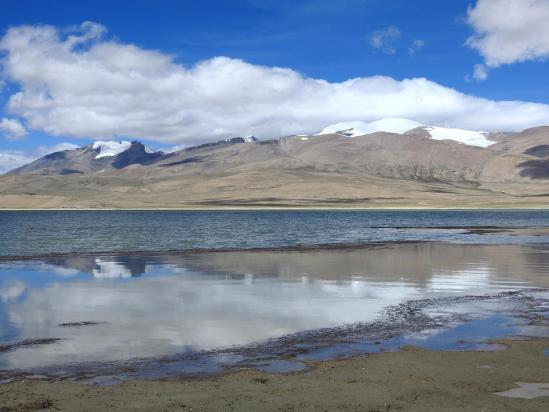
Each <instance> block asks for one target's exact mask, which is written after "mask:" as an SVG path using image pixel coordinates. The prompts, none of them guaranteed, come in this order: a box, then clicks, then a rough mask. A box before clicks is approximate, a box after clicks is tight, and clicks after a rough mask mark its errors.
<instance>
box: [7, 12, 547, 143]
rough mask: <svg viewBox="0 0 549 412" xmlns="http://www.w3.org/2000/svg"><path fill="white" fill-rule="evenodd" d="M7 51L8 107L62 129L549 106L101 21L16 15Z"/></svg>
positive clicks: (313, 123) (131, 131) (520, 119)
mask: <svg viewBox="0 0 549 412" xmlns="http://www.w3.org/2000/svg"><path fill="white" fill-rule="evenodd" d="M0 51H3V52H4V59H3V60H2V69H3V70H2V72H3V73H4V74H5V75H6V76H7V79H8V81H9V82H11V83H12V84H14V85H18V86H19V88H20V90H19V91H17V92H16V93H14V94H12V95H11V96H10V97H9V100H8V103H7V106H6V110H7V111H9V112H10V113H11V114H12V115H14V116H18V117H20V118H22V119H24V120H25V122H26V125H27V127H28V128H29V129H34V130H40V131H44V132H46V133H49V134H51V135H58V136H70V137H82V138H95V139H108V138H113V137H118V136H131V137H134V138H146V139H149V140H155V141H159V142H163V143H170V144H174V145H175V144H196V143H202V142H205V141H211V140H214V139H217V138H225V137H231V136H242V135H254V136H258V137H260V138H268V137H277V136H282V135H287V134H293V133H315V132H318V131H319V130H321V129H323V128H324V127H325V126H326V125H327V124H331V123H337V122H342V121H349V120H361V121H365V122H370V121H374V120H378V119H380V118H383V117H404V118H409V119H413V120H416V121H418V122H421V123H423V124H433V125H440V126H448V127H462V128H470V129H474V130H494V131H496V130H510V131H513V130H519V129H523V128H526V127H529V126H533V125H539V124H542V123H544V122H546V121H547V119H548V118H549V105H544V104H534V103H527V102H519V101H493V100H488V99H483V98H478V97H474V96H470V95H466V94H463V93H460V92H458V91H456V90H454V89H451V88H447V87H444V86H442V85H439V84H437V83H434V82H432V81H429V80H428V79H425V78H414V79H404V80H395V79H393V78H390V77H386V76H371V77H359V78H354V79H349V80H346V81H342V82H337V83H332V82H328V81H325V80H322V79H314V78H309V77H305V76H303V75H301V74H300V73H298V72H296V71H294V70H291V69H288V68H279V67H265V66H258V65H253V64H249V63H246V62H244V61H242V60H238V59H232V58H228V57H216V58H212V59H210V60H205V61H202V62H199V63H197V64H195V65H193V66H190V67H187V66H183V65H181V64H177V63H175V62H174V59H173V58H172V56H168V55H166V54H163V53H160V52H158V51H151V50H145V49H142V48H140V47H137V46H135V45H130V44H122V43H120V42H115V41H112V40H109V39H108V38H106V37H105V35H104V28H103V27H102V26H99V25H94V24H92V23H86V24H84V25H82V26H81V27H80V28H79V30H78V31H76V30H75V29H74V28H73V29H72V31H70V33H67V32H66V31H65V30H63V29H59V28H56V27H52V26H19V27H12V28H11V29H9V30H8V32H7V33H6V34H5V35H4V37H3V38H2V39H1V40H0Z"/></svg>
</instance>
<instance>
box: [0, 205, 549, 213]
mask: <svg viewBox="0 0 549 412" xmlns="http://www.w3.org/2000/svg"><path fill="white" fill-rule="evenodd" d="M286 210H287V211H294V210H295V211H316V210H318V211H357V212H360V211H372V212H373V211H439V210H440V211H452V210H456V211H468V210H471V211H475V210H479V211H490V210H503V211H507V212H512V211H513V210H516V211H521V212H522V211H528V210H536V211H538V210H539V211H549V205H547V206H537V207H536V206H513V207H508V206H497V205H493V206H451V207H444V206H440V207H436V206H432V207H422V206H395V207H393V206H385V207H383V206H372V207H367V206H366V207H348V206H275V205H274V206H254V205H250V206H213V205H212V206H202V207H196V206H188V207H185V206H181V207H173V208H172V207H166V208H162V207H151V208H143V207H136V208H127V207H96V208H92V207H82V208H80V207H61V208H60V207H52V208H3V207H0V212H47V211H55V212H61V211H70V212H72V211H83V212H96V211H98V212H101V211H105V212H114V211H123V212H155V211H158V212H170V211H173V212H187V211H196V212H202V211H204V212H210V211H212V212H213V211H286Z"/></svg>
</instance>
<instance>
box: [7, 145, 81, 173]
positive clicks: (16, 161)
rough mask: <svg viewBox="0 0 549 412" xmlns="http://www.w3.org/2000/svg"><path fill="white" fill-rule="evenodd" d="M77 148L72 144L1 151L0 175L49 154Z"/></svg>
mask: <svg viewBox="0 0 549 412" xmlns="http://www.w3.org/2000/svg"><path fill="white" fill-rule="evenodd" d="M77 147H79V146H77V145H75V144H73V143H58V144H56V145H53V146H37V147H35V148H34V149H31V150H1V151H0V174H3V173H6V172H9V171H10V170H13V169H16V168H18V167H20V166H23V165H26V164H27V163H30V162H32V161H34V160H36V159H38V158H39V157H42V156H45V155H47V154H49V153H54V152H60V151H62V150H71V149H76V148H77Z"/></svg>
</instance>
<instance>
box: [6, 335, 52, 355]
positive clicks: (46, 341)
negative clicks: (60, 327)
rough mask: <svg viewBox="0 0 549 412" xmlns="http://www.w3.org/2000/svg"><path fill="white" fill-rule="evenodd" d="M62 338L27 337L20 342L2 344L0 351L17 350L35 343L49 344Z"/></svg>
mask: <svg viewBox="0 0 549 412" xmlns="http://www.w3.org/2000/svg"><path fill="white" fill-rule="evenodd" d="M60 340H61V338H40V339H25V340H22V341H19V342H15V343H8V344H5V345H0V353H1V352H10V351H12V350H16V349H19V348H24V347H27V346H35V345H49V344H52V343H56V342H59V341H60Z"/></svg>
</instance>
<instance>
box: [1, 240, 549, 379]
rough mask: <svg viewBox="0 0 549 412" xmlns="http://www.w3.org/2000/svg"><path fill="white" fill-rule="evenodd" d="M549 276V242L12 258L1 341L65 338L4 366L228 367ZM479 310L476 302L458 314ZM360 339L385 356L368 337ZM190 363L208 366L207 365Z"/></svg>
mask: <svg viewBox="0 0 549 412" xmlns="http://www.w3.org/2000/svg"><path fill="white" fill-rule="evenodd" d="M548 274H549V250H548V249H547V248H546V247H545V246H541V245H539V246H525V245H522V246H518V245H463V244H447V243H416V244H393V245H386V246H376V247H370V248H368V247H365V248H355V249H340V250H338V249H332V250H309V251H278V252H276V251H239V252H208V253H188V254H177V255H170V254H152V255H143V256H120V255H101V256H84V255H80V256H79V255H71V256H64V257H52V258H41V259H36V260H24V261H11V262H9V261H7V262H3V263H2V264H0V345H4V346H5V345H8V344H13V343H16V342H21V341H24V340H25V339H40V338H59V339H60V340H59V341H57V342H55V343H49V344H36V345H30V346H20V347H17V348H12V349H10V350H6V351H3V352H0V370H1V369H3V370H8V369H28V368H36V367H47V366H51V365H57V364H69V363H74V362H108V361H119V360H124V359H132V358H149V357H155V356H156V357H158V356H166V355H172V354H181V353H198V352H201V351H211V350H218V349H221V348H225V349H226V351H225V352H224V354H223V357H224V361H226V358H227V356H229V357H230V356H231V352H230V350H228V351H227V348H231V347H235V346H246V345H249V344H252V343H257V342H265V341H268V340H269V339H275V338H279V337H282V336H287V335H292V334H296V333H302V332H304V331H311V330H319V329H322V328H337V327H341V326H342V325H352V324H360V323H367V322H371V321H374V320H376V319H380V316H381V319H383V316H382V313H383V310H384V308H386V307H387V306H389V305H398V304H400V303H402V302H406V301H410V300H421V299H427V298H444V297H455V296H465V295H483V294H494V293H498V292H502V291H511V290H519V289H528V288H547V287H549V275H548ZM495 305H496V306H494V307H495V308H498V306H497V304H495ZM442 309H444V310H450V309H449V307H448V308H442ZM510 309H512V308H510V307H508V306H505V308H503V307H502V308H499V309H497V310H496V313H500V312H501V313H503V312H505V310H510ZM479 311H480V309H479V308H478V305H477V304H476V303H475V302H471V303H467V302H466V303H462V304H461V307H460V309H459V310H458V309H456V313H458V312H461V313H469V314H471V313H475V312H479ZM498 311H499V312H498ZM493 315H494V314H493V313H492V314H491V315H490V316H493ZM500 322H503V323H505V322H504V321H502V320H501V319H500ZM488 323H489V324H493V325H495V324H496V323H497V322H496V323H494V322H492V321H488ZM504 326H505V325H504ZM504 326H502V328H500V332H501V334H500V335H505V334H506V333H507V332H506V329H505V327H506V326H505V327H504ZM507 326H508V325H507ZM483 328H484V330H487V329H486V325H485V326H483V327H481V328H480V330H482V329H483ZM515 329H516V328H515ZM547 332H548V331H546V330H543V331H541V332H540V333H541V334H542V335H543V334H544V333H547ZM462 335H463V334H462ZM495 335H496V336H497V333H496V334H495ZM440 336H444V335H440ZM490 336H492V335H490ZM490 336H485V337H490ZM399 339H401V340H400V341H398V342H401V343H402V342H404V341H403V340H402V337H401V338H399ZM458 340H459V338H458V337H456V338H455V339H454V342H457V341H458ZM412 342H413V340H412ZM353 344H355V345H359V347H360V348H362V350H365V349H367V348H369V350H370V351H371V350H372V348H374V349H375V347H374V346H373V345H374V344H373V343H372V342H368V341H367V340H362V341H360V339H359V341H358V342H354V343H353ZM360 345H362V346H360ZM368 345H369V346H368ZM330 347H331V348H332V349H326V348H324V349H323V350H324V351H328V353H332V354H333V353H337V350H336V349H337V348H338V347H339V346H337V345H335V346H330ZM334 348H336V349H334ZM345 348H347V349H345ZM355 349H356V348H355ZM342 350H343V352H345V350H349V347H348V346H344V349H342ZM330 351H331V352H330ZM334 351H335V352H334ZM322 353H323V352H322V351H320V352H317V356H319V357H320V358H322ZM311 356H313V358H314V355H311ZM193 362H195V364H193ZM196 362H198V363H197V364H196ZM193 365H194V366H193ZM173 367H174V368H176V369H177V368H183V369H184V367H183V366H181V365H177V366H173ZM185 367H186V368H187V369H188V368H191V369H192V367H195V368H196V370H199V371H203V370H205V369H207V368H206V367H205V366H204V365H202V364H201V363H200V361H197V360H196V358H194V359H190V360H188V361H187V363H186V366H185ZM210 367H211V365H210ZM265 367H266V368H268V367H272V363H269V364H267V366H265Z"/></svg>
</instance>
